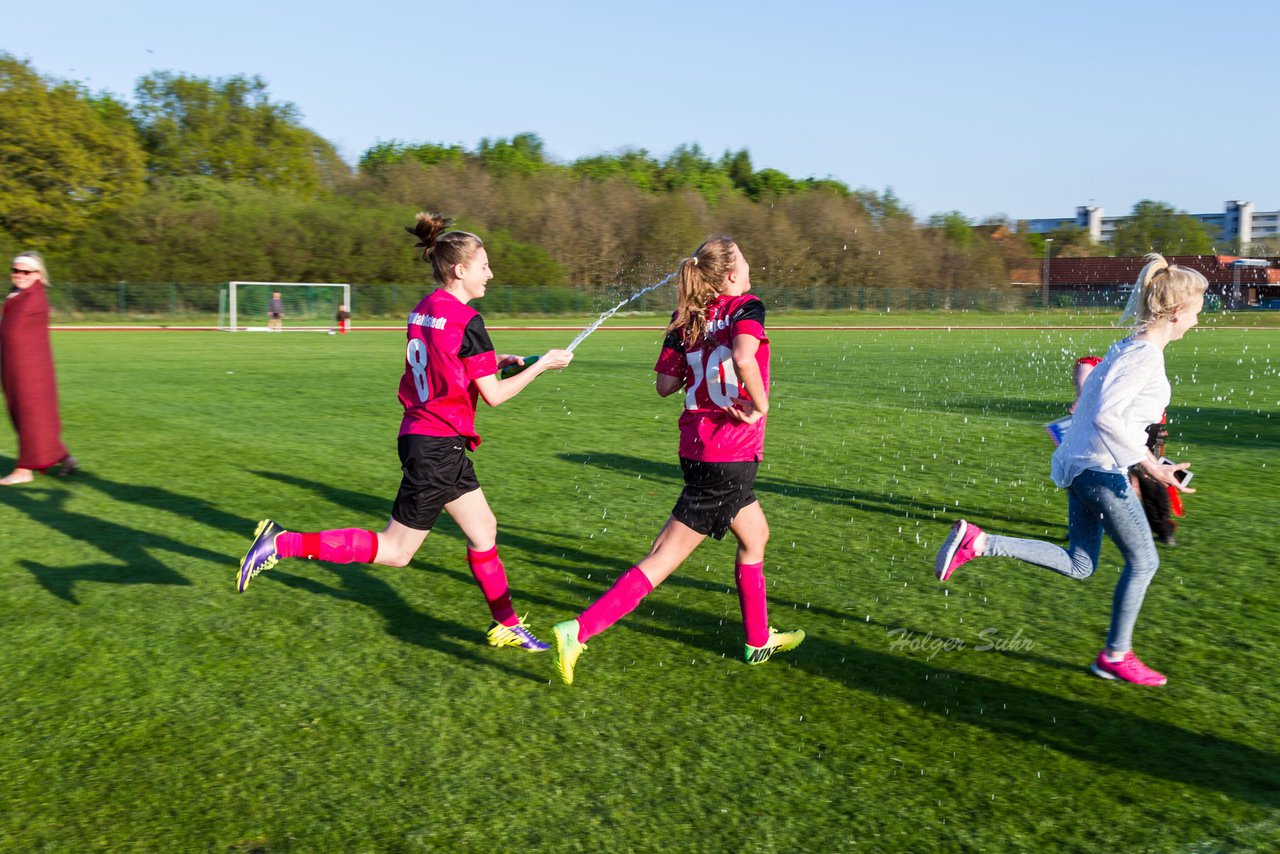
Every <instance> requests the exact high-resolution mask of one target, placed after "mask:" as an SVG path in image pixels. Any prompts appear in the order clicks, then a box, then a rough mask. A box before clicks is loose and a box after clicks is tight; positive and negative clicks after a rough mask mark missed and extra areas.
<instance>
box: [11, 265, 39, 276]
mask: <svg viewBox="0 0 1280 854" xmlns="http://www.w3.org/2000/svg"><path fill="white" fill-rule="evenodd" d="M9 272H10V273H11V274H12V275H14V276H22V275H25V274H26V273H39V272H40V271H39V270H19V269H18V268H17V267H10V268H9Z"/></svg>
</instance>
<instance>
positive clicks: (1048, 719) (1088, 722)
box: [566, 576, 1280, 809]
mask: <svg viewBox="0 0 1280 854" xmlns="http://www.w3.org/2000/svg"><path fill="white" fill-rule="evenodd" d="M673 582H675V583H676V584H677V585H678V584H679V577H678V576H673V577H672V578H670V579H668V580H667V581H666V582H664V584H663V587H664V588H665V587H667V586H669V585H672V583H673ZM694 584H696V585H699V586H702V585H701V583H700V582H696V581H695V582H694ZM566 587H568V588H570V589H572V590H574V591H576V592H579V593H581V594H582V595H585V596H595V595H599V593H600V592H602V591H603V589H604V588H603V586H601V587H592V588H589V589H588V588H586V587H585V585H578V584H568V585H566ZM786 604H788V603H786V602H784V601H779V600H773V599H771V601H770V605H771V606H772V607H773V608H774V609H775V610H777V611H782V610H784V608H785V606H786ZM779 606H781V607H779ZM810 610H812V609H810ZM801 613H806V612H803V611H802V612H801ZM639 614H643V616H637V615H639ZM788 616H790V615H789V614H788ZM626 622H631V623H632V628H633V629H635V630H638V631H643V632H645V633H646V634H652V635H656V636H658V637H662V638H665V639H667V640H671V641H674V642H677V643H680V644H684V645H687V646H690V647H693V648H696V649H701V650H703V651H704V652H706V653H707V654H708V655H710V656H712V657H719V656H720V655H722V654H725V653H731V655H732V656H733V657H734V658H736V657H737V654H738V650H740V649H741V646H740V644H741V643H742V636H741V629H740V627H739V625H738V624H737V622H736V621H735V620H724V619H722V618H721V617H717V616H714V615H712V614H709V613H706V612H705V611H699V610H697V609H694V608H689V607H686V606H680V605H674V604H672V603H671V597H670V596H664V595H663V591H662V590H661V589H659V590H658V591H655V592H654V593H652V594H650V595H649V596H648V597H646V598H645V600H644V605H643V607H642V609H638V610H637V612H636V614H633V615H632V617H629V618H627V621H626ZM637 622H638V623H640V624H641V625H640V626H636V625H635V624H636V623H637ZM778 622H779V623H780V627H781V628H795V626H792V625H791V622H790V620H778ZM849 622H850V624H849V626H848V629H847V631H846V632H842V636H841V638H840V639H836V638H833V637H827V636H824V635H821V634H810V635H809V637H808V638H807V639H806V640H805V642H804V644H803V645H802V646H801V647H800V648H799V649H797V650H795V651H794V652H791V653H787V654H786V656H785V657H780V658H778V659H775V660H774V661H773V662H771V663H770V664H769V665H767V666H768V667H774V666H778V665H782V666H790V667H795V668H797V669H799V670H803V671H805V672H807V673H810V674H812V675H814V676H818V677H821V678H823V679H827V680H830V681H832V682H835V683H837V684H839V685H840V686H842V687H844V688H846V689H848V690H851V691H857V692H862V693H866V694H870V695H872V696H878V697H883V698H885V699H888V700H893V701H896V702H899V703H906V704H909V705H911V706H915V707H918V708H919V709H920V710H922V712H923V713H924V714H926V715H928V716H929V717H930V718H932V719H933V720H934V721H935V722H936V723H937V725H939V726H947V727H955V726H958V725H961V726H972V727H977V728H979V729H982V730H984V731H986V732H989V733H991V734H993V735H997V736H999V737H1001V738H1012V739H1018V740H1020V741H1023V742H1026V743H1028V744H1032V745H1044V746H1046V747H1049V748H1051V749H1053V750H1056V751H1058V752H1060V753H1063V754H1065V755H1068V756H1071V757H1073V758H1076V759H1080V760H1083V761H1086V762H1091V763H1095V764H1098V765H1105V766H1109V767H1112V768H1115V769H1117V770H1121V771H1127V772H1134V773H1138V774H1143V775H1149V776H1151V777H1156V778H1159V779H1163V780H1168V781H1170V782H1174V783H1181V784H1187V785H1192V786H1196V787H1199V788H1202V789H1205V790H1207V791H1214V792H1219V793H1221V794H1223V795H1226V796H1227V797H1230V798H1232V799H1235V800H1239V801H1243V802H1249V803H1255V804H1260V805H1263V806H1265V807H1268V808H1272V809H1274V808H1277V807H1280V756H1278V755H1275V754H1271V753H1268V752H1266V751H1264V750H1261V749H1258V748H1255V747H1250V746H1248V745H1244V744H1240V743H1238V742H1234V741H1230V740H1228V739H1226V738H1222V737H1219V736H1216V735H1212V734H1208V733H1205V732H1197V731H1195V730H1193V729H1190V728H1187V727H1182V726H1178V725H1175V724H1171V723H1167V722H1164V721H1159V720H1153V719H1151V718H1146V717H1142V716H1140V715H1137V714H1134V713H1132V712H1128V711H1123V710H1116V709H1114V708H1103V707H1100V706H1097V705H1094V704H1092V703H1090V702H1088V701H1087V700H1081V699H1074V698H1070V697H1062V696H1058V695H1055V694H1051V693H1048V692H1046V691H1040V690H1036V689H1034V688H1028V687H1024V686H1020V685H1013V684H1009V683H1007V682H1001V681H999V680H996V679H991V678H988V677H985V676H976V675H973V674H972V673H969V672H965V671H959V670H951V669H948V668H944V667H939V666H935V665H934V664H932V663H929V662H922V661H919V660H916V659H913V658H911V657H908V656H904V655H896V654H891V653H888V652H878V651H875V650H873V649H869V648H867V647H866V646H865V645H859V644H860V643H861V644H868V643H875V644H877V645H885V644H886V643H887V641H886V635H885V632H886V628H885V627H883V626H880V625H876V624H874V623H873V624H871V626H868V628H866V629H865V630H864V629H863V628H862V626H863V622H862V621H861V620H858V619H857V618H856V617H855V618H850V621H849ZM624 624H625V622H624ZM799 627H801V628H803V626H802V625H801V626H799ZM608 634H609V633H606V634H605V635H603V636H601V637H598V638H596V639H595V641H593V642H595V643H601V644H606V643H608V642H609V637H608ZM996 654H997V655H1006V656H1010V657H1016V658H1020V659H1023V660H1030V661H1033V662H1036V663H1038V664H1039V663H1043V664H1047V665H1049V666H1052V667H1055V668H1060V669H1065V670H1074V669H1077V668H1078V670H1079V672H1080V678H1081V679H1082V680H1089V679H1093V677H1090V676H1089V675H1088V674H1087V673H1086V672H1085V668H1084V666H1083V665H1078V666H1077V665H1072V664H1066V663H1064V662H1061V661H1056V660H1052V659H1043V658H1042V657H1040V656H1032V655H1026V654H1022V653H1012V652H1003V653H996ZM584 663H585V664H586V667H585V668H583V670H582V671H581V672H582V673H583V675H587V674H589V672H590V661H589V659H588V660H585V661H584ZM1094 681H1096V682H1098V685H1097V686H1094V685H1092V684H1090V685H1089V687H1088V689H1087V690H1094V689H1095V688H1098V689H1101V690H1108V689H1114V690H1120V691H1142V690H1152V689H1140V688H1136V687H1131V686H1123V685H1109V684H1103V683H1101V681H1100V680H1094ZM1082 687H1083V686H1082ZM1135 699H1136V700H1138V701H1140V700H1141V697H1137V698H1135Z"/></svg>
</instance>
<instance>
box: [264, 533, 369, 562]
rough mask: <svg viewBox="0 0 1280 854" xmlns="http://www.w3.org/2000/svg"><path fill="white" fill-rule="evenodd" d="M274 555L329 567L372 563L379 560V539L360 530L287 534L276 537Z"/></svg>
mask: <svg viewBox="0 0 1280 854" xmlns="http://www.w3.org/2000/svg"><path fill="white" fill-rule="evenodd" d="M276 554H278V555H280V557H305V558H309V559H312V560H327V561H329V562H330V563H373V560H374V558H376V557H377V556H378V535H377V534H375V533H374V532H373V531H366V530H364V529H362V528H339V529H337V530H334V531H320V532H319V533H315V534H295V533H293V532H287V533H284V534H281V535H279V536H278V537H276Z"/></svg>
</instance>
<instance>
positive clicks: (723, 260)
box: [667, 237, 736, 347]
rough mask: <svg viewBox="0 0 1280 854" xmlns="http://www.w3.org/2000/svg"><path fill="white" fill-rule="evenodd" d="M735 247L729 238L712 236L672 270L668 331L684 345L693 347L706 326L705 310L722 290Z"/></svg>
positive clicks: (731, 265)
mask: <svg viewBox="0 0 1280 854" xmlns="http://www.w3.org/2000/svg"><path fill="white" fill-rule="evenodd" d="M735 246H736V244H735V243H734V241H733V240H732V238H729V237H712V238H710V239H708V240H707V241H706V242H704V243H703V244H702V245H701V246H699V247H698V248H697V250H696V251H695V252H694V253H693V255H691V256H690V257H688V258H685V259H684V260H682V261H681V262H680V267H679V268H678V269H677V271H676V313H675V317H673V318H672V319H671V325H669V326H668V327H667V331H668V332H679V333H680V336H681V337H682V338H683V339H684V342H685V345H686V346H688V347H693V346H695V345H696V344H697V343H698V340H699V339H700V338H701V337H702V332H703V330H704V329H705V328H706V325H707V307H708V306H710V305H711V302H712V300H714V299H715V298H716V297H718V296H719V295H720V294H721V293H722V292H723V291H722V289H723V288H724V283H725V279H726V278H727V277H728V275H729V273H730V271H732V270H733V250H734V247H735Z"/></svg>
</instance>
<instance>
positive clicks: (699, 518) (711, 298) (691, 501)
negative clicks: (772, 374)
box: [555, 237, 804, 684]
mask: <svg viewBox="0 0 1280 854" xmlns="http://www.w3.org/2000/svg"><path fill="white" fill-rule="evenodd" d="M676 288H677V292H678V294H677V305H676V310H675V313H674V314H673V316H672V320H671V325H670V326H668V327H667V335H666V338H665V340H664V341H663V345H662V352H661V354H660V355H659V357H658V363H657V365H655V366H654V371H656V372H657V383H656V386H657V392H658V394H659V395H661V396H662V397H667V396H669V395H671V394H674V393H676V392H677V391H680V390H683V391H684V408H683V409H682V410H681V413H680V422H679V424H680V468H681V470H682V471H683V473H684V484H685V485H684V491H683V492H681V493H680V497H679V498H678V499H677V500H676V504H675V508H674V509H673V510H672V511H671V516H670V518H668V519H667V522H666V524H665V525H663V527H662V530H661V531H660V532H659V533H658V537H657V539H656V540H654V542H653V547H652V548H651V549H650V550H649V554H648V555H647V556H646V557H645V558H644V559H643V560H641V561H640V562H638V563H637V564H636V565H635V566H633V567H631V568H630V569H629V570H627V571H626V572H625V573H623V574H622V576H621V577H620V578H619V579H618V580H617V582H616V583H615V584H614V585H613V587H611V588H610V589H609V590H608V591H607V592H606V593H605V594H604V595H603V596H601V597H600V598H599V599H597V600H596V601H595V602H594V603H592V604H591V605H590V606H589V607H588V608H587V609H586V610H585V611H583V612H582V613H581V614H580V615H578V617H577V619H573V620H567V621H565V622H563V623H559V624H557V625H556V627H555V635H556V669H557V671H559V673H560V677H561V679H563V680H564V682H565V683H566V684H573V675H574V667H575V666H576V664H577V661H578V658H579V656H581V655H582V652H583V650H585V649H586V648H587V645H586V642H587V640H588V639H589V638H591V637H593V636H595V635H597V634H599V633H600V632H603V631H604V630H605V629H607V628H609V626H611V625H613V624H614V623H616V622H617V621H618V620H620V619H621V618H622V617H624V616H626V615H627V614H629V613H630V612H631V611H632V610H634V609H635V607H636V606H637V605H639V604H640V600H641V599H643V598H644V597H645V596H647V595H648V594H649V593H651V592H652V591H653V589H654V588H655V587H657V586H658V585H659V584H661V583H662V582H663V581H664V580H665V579H666V578H667V576H669V575H671V573H672V572H674V571H675V570H676V568H677V567H679V566H680V564H681V563H683V562H684V560H685V558H687V557H688V556H689V555H691V554H692V553H693V550H694V549H696V548H697V547H698V545H699V544H700V543H701V542H702V541H703V540H704V539H706V538H707V537H709V536H710V537H714V538H715V539H717V540H718V539H722V538H723V537H724V535H725V534H726V533H727V532H730V531H732V532H733V535H734V537H735V538H736V539H737V541H738V550H737V555H736V558H735V562H734V577H735V581H736V582H737V587H738V600H739V603H740V605H741V607H742V622H743V628H744V630H745V633H746V644H745V646H744V648H743V656H744V658H745V659H746V662H747V663H748V664H762V663H763V662H765V661H768V660H769V658H770V657H771V656H772V655H773V654H774V653H777V652H785V651H786V650H790V649H794V648H795V647H797V646H798V645H799V644H800V642H801V641H803V640H804V632H803V631H798V630H797V631H791V632H779V631H775V630H774V629H772V628H770V627H769V614H768V604H767V602H766V598H765V580H764V549H765V544H766V543H767V542H768V541H769V523H768V521H766V519H765V516H764V510H762V509H761V507H760V502H759V501H758V500H757V499H756V496H755V492H754V485H755V479H756V469H757V468H758V466H759V464H760V458H761V455H762V454H763V452H764V428H765V420H766V416H767V415H768V413H769V339H768V337H767V336H766V335H765V330H764V316H765V312H764V303H762V302H761V301H760V300H759V299H758V298H756V297H755V296H752V295H751V294H749V293H747V291H749V290H750V288H751V268H750V265H748V264H747V261H746V259H745V258H744V257H743V256H742V251H741V250H740V249H739V248H738V244H737V243H735V242H734V241H733V240H731V239H730V238H728V237H713V238H711V239H710V240H707V241H706V242H705V243H703V244H702V245H701V246H699V247H698V250H697V251H696V252H694V253H693V255H692V256H691V257H689V258H685V259H684V260H683V261H681V262H680V269H679V271H678V275H677V279H676Z"/></svg>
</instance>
